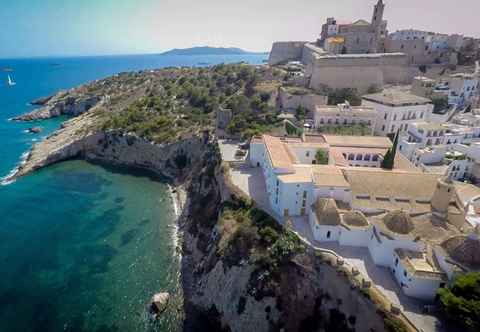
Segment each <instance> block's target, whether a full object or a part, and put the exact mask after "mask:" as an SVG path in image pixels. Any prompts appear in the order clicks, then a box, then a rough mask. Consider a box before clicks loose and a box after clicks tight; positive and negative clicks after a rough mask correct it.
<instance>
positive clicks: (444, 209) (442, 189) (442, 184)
mask: <svg viewBox="0 0 480 332" xmlns="http://www.w3.org/2000/svg"><path fill="white" fill-rule="evenodd" d="M453 193H454V187H453V181H452V180H451V179H450V178H449V177H444V178H441V179H438V181H437V188H436V189H435V192H434V193H433V197H432V212H433V214H434V215H436V216H437V217H440V218H442V219H446V217H447V215H448V207H449V206H450V201H451V199H452V197H453Z"/></svg>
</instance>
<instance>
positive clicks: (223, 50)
mask: <svg viewBox="0 0 480 332" xmlns="http://www.w3.org/2000/svg"><path fill="white" fill-rule="evenodd" d="M242 54H255V53H254V52H248V51H245V50H242V49H240V48H236V47H210V46H198V47H190V48H182V49H179V48H175V49H173V50H170V51H167V52H164V53H161V54H160V55H242Z"/></svg>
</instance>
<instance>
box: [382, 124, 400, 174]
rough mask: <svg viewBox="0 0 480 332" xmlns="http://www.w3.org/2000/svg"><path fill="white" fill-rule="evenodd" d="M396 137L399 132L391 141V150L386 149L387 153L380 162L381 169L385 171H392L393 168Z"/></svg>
mask: <svg viewBox="0 0 480 332" xmlns="http://www.w3.org/2000/svg"><path fill="white" fill-rule="evenodd" d="M398 136H399V132H398V131H397V134H396V135H395V139H394V140H393V145H392V148H390V149H388V151H387V153H385V156H384V157H383V161H382V168H385V169H393V167H394V166H395V156H396V154H397V145H398Z"/></svg>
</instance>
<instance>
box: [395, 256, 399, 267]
mask: <svg viewBox="0 0 480 332" xmlns="http://www.w3.org/2000/svg"><path fill="white" fill-rule="evenodd" d="M395 266H398V258H396V259H395Z"/></svg>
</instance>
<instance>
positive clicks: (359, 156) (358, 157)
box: [355, 154, 363, 160]
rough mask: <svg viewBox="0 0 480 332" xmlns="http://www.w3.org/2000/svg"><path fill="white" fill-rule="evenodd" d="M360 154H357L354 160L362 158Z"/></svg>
mask: <svg viewBox="0 0 480 332" xmlns="http://www.w3.org/2000/svg"><path fill="white" fill-rule="evenodd" d="M362 159H363V158H362V155H361V154H357V158H356V159H355V160H362Z"/></svg>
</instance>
